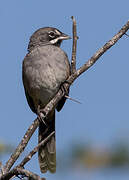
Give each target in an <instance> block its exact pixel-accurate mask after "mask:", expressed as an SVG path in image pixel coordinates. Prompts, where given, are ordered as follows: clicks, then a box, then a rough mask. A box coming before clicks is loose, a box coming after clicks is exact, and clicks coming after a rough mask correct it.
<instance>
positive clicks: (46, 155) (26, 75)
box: [22, 27, 70, 173]
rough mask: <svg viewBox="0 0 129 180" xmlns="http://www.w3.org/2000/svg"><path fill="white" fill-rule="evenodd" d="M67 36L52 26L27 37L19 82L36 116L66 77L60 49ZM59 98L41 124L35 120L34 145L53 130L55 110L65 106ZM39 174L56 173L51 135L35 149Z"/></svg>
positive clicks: (66, 63) (64, 58) (67, 67)
mask: <svg viewBox="0 0 129 180" xmlns="http://www.w3.org/2000/svg"><path fill="white" fill-rule="evenodd" d="M66 39H70V36H68V35H66V34H64V33H62V32H61V31H59V30H58V29H56V28H53V27H44V28H40V29H38V30H37V31H36V32H34V34H33V35H32V36H31V37H30V41H29V45H28V53H27V55H26V56H25V58H24V60H23V64H22V79H23V85H24V90H25V95H26V99H27V102H28V104H29V106H30V108H31V110H32V111H33V112H34V113H36V114H37V115H40V109H43V108H44V107H45V106H46V105H47V104H48V103H49V102H50V101H51V99H52V98H53V97H54V96H55V95H56V93H57V92H58V91H59V89H60V87H61V85H62V84H63V83H64V82H65V81H66V80H67V78H68V77H69V76H70V64H69V60H68V56H67V54H66V53H65V52H64V51H63V50H62V49H61V48H60V45H61V43H62V41H63V40H66ZM65 100H66V98H65V97H63V98H62V99H61V100H60V101H59V103H58V104H57V106H56V107H54V108H53V110H52V111H51V112H50V113H49V114H48V117H47V118H46V119H45V123H44V122H43V121H39V133H38V142H39V143H40V142H41V141H43V140H44V139H45V138H46V137H47V136H48V135H49V134H50V133H51V132H53V131H55V109H56V110H57V111H60V110H61V109H62V107H63V105H64V103H65ZM38 159H39V165H40V170H41V172H42V173H45V172H47V171H50V172H51V173H54V172H55V171H56V140H55V135H53V136H52V137H51V138H50V139H49V141H48V142H47V143H46V144H45V145H44V146H41V147H40V148H39V150H38Z"/></svg>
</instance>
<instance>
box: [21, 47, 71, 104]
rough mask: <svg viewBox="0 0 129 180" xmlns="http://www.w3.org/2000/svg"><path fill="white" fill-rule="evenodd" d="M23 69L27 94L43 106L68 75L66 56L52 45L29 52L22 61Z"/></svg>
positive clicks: (68, 67)
mask: <svg viewBox="0 0 129 180" xmlns="http://www.w3.org/2000/svg"><path fill="white" fill-rule="evenodd" d="M24 67H25V68H24ZM23 69H24V76H26V79H27V84H26V88H27V90H28V92H29V94H30V95H32V97H35V100H34V101H35V102H36V101H38V100H40V102H42V104H43V105H46V104H47V103H48V102H49V101H50V99H52V97H53V96H54V95H55V94H56V93H57V91H58V90H59V88H60V85H61V84H62V83H63V82H64V81H65V80H66V79H67V78H68V76H69V74H70V66H69V61H68V57H67V55H66V54H65V52H64V51H63V50H61V49H60V48H59V47H56V46H52V45H48V46H41V47H37V48H35V49H34V50H33V51H32V52H30V53H29V54H28V55H27V56H26V58H25V59H24V62H23Z"/></svg>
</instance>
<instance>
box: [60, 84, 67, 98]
mask: <svg viewBox="0 0 129 180" xmlns="http://www.w3.org/2000/svg"><path fill="white" fill-rule="evenodd" d="M68 85H69V82H67V81H65V82H64V83H63V84H62V85H61V87H60V89H61V90H62V93H63V94H64V96H65V95H66V96H68V94H69V88H68Z"/></svg>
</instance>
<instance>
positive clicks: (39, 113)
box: [37, 105, 47, 127]
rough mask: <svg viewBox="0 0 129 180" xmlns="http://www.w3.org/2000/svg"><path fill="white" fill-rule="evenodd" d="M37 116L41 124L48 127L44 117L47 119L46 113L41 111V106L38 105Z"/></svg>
mask: <svg viewBox="0 0 129 180" xmlns="http://www.w3.org/2000/svg"><path fill="white" fill-rule="evenodd" d="M37 115H38V119H39V121H40V122H43V123H44V124H45V126H46V127H47V124H46V122H45V121H44V117H45V112H43V111H41V109H40V105H38V108H37Z"/></svg>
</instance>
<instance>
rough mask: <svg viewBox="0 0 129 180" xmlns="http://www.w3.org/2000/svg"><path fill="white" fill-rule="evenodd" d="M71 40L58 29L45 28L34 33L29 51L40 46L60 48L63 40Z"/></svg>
mask: <svg viewBox="0 0 129 180" xmlns="http://www.w3.org/2000/svg"><path fill="white" fill-rule="evenodd" d="M66 39H70V36H68V35H67V34H64V33H62V32H61V31H59V30H58V29H56V28H53V27H45V28H40V29H38V30H37V31H35V32H34V33H33V35H32V36H31V37H30V42H29V45H28V51H31V50H32V49H33V48H34V47H36V46H38V45H55V46H60V45H61V42H62V41H63V40H66Z"/></svg>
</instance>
